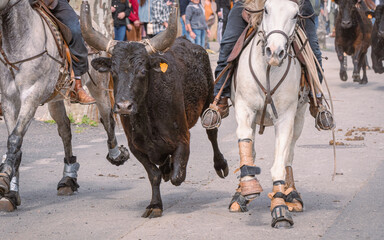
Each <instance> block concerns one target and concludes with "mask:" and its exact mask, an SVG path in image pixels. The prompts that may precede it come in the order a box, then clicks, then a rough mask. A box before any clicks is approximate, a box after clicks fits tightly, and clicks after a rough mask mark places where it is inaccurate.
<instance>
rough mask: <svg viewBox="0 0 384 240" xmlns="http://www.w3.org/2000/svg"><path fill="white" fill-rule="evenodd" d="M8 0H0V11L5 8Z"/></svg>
mask: <svg viewBox="0 0 384 240" xmlns="http://www.w3.org/2000/svg"><path fill="white" fill-rule="evenodd" d="M8 2H9V0H0V10H3V9H4V8H5V6H7V4H8Z"/></svg>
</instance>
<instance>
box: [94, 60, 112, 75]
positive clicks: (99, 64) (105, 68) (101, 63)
mask: <svg viewBox="0 0 384 240" xmlns="http://www.w3.org/2000/svg"><path fill="white" fill-rule="evenodd" d="M91 65H92V67H93V68H94V69H96V70H97V71H98V72H110V71H111V66H112V60H111V58H106V57H99V58H95V59H93V60H92V62H91Z"/></svg>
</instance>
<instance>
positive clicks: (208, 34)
mask: <svg viewBox="0 0 384 240" xmlns="http://www.w3.org/2000/svg"><path fill="white" fill-rule="evenodd" d="M207 36H208V37H210V36H211V30H209V29H207Z"/></svg>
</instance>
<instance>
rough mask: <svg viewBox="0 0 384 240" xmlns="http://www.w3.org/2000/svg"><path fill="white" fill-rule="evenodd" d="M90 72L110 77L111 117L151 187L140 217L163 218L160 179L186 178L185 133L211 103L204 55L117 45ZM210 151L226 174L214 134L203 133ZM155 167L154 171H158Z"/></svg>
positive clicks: (183, 45)
mask: <svg viewBox="0 0 384 240" xmlns="http://www.w3.org/2000/svg"><path fill="white" fill-rule="evenodd" d="M92 66H93V67H94V68H95V69H97V70H99V71H110V72H112V75H113V79H114V94H115V99H116V104H115V112H116V113H119V114H121V122H122V125H123V128H124V131H125V134H126V136H127V139H128V144H129V148H130V150H131V152H132V153H133V154H134V155H135V157H136V158H137V159H138V160H139V161H140V162H141V163H142V164H143V166H144V168H145V170H146V171H147V173H148V177H149V180H150V183H151V185H152V200H151V203H150V205H149V206H148V207H147V209H146V211H145V212H144V214H143V217H159V216H161V214H162V208H163V207H162V201H161V196H160V188H159V187H160V182H161V178H163V179H164V180H165V181H168V180H169V179H170V180H171V182H172V184H174V185H176V186H177V185H180V184H181V183H182V182H183V181H184V180H185V177H186V167H187V163H188V158H189V153H190V150H189V143H190V133H189V129H190V128H192V127H193V126H194V125H195V124H196V122H197V120H198V119H199V117H200V116H201V115H202V113H203V111H204V110H205V109H207V108H208V107H209V104H210V103H211V102H212V100H213V76H212V70H211V67H210V61H209V58H208V54H207V52H206V51H205V50H204V49H203V48H201V47H200V46H197V45H195V44H192V43H191V42H190V41H188V40H186V39H185V38H178V39H176V41H175V42H174V44H173V45H172V47H171V48H170V49H169V50H168V51H167V52H166V53H164V54H162V55H161V54H158V53H154V54H149V53H148V52H147V50H146V49H145V46H144V45H143V44H141V43H136V42H119V43H117V45H116V46H115V47H114V50H113V54H112V58H98V59H95V60H93V61H92ZM207 134H208V138H209V140H210V141H211V144H212V147H213V150H214V168H215V170H216V172H217V174H218V175H219V176H220V177H222V178H223V177H225V176H227V174H228V165H227V161H226V160H225V159H224V157H223V155H222V154H221V152H220V150H219V147H218V144H217V129H213V130H207ZM157 166H159V167H157Z"/></svg>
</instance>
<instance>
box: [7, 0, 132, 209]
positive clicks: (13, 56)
mask: <svg viewBox="0 0 384 240" xmlns="http://www.w3.org/2000/svg"><path fill="white" fill-rule="evenodd" d="M0 16H1V21H2V24H1V32H2V37H3V38H2V48H3V50H4V53H5V56H6V58H7V59H8V60H9V62H11V63H12V62H13V63H14V62H18V61H23V60H26V59H29V58H31V60H28V61H24V62H21V63H19V64H14V66H15V67H16V68H12V66H10V65H9V64H8V65H7V66H5V64H3V63H1V62H0V89H1V93H2V94H1V103H2V106H3V112H4V118H5V123H6V126H7V129H8V142H7V153H6V159H5V161H4V162H3V163H2V164H1V165H0V211H12V210H14V209H15V208H16V206H17V205H20V196H19V188H18V182H19V180H18V178H19V166H20V163H21V155H22V154H21V146H22V142H23V137H24V135H25V133H26V131H27V129H28V126H29V124H30V123H31V120H32V118H33V116H34V114H35V112H36V109H37V107H38V106H39V105H41V104H44V103H46V102H47V100H48V99H49V98H50V96H51V95H52V93H53V92H54V89H55V85H56V82H57V80H58V77H59V71H60V69H61V67H62V65H61V63H60V62H61V59H60V54H59V52H58V49H57V47H56V44H55V40H54V38H53V36H52V34H51V32H50V30H49V28H48V26H47V25H46V23H45V22H44V20H42V19H41V17H40V16H39V15H38V13H37V12H36V11H35V10H33V9H32V8H31V6H30V4H29V1H28V0H0ZM90 75H91V76H92V78H93V80H94V81H95V83H92V82H91V81H89V83H88V84H87V87H88V89H89V90H90V92H91V94H92V96H93V97H94V98H95V99H96V100H97V106H98V108H99V112H100V116H101V122H102V123H103V125H104V128H105V130H106V132H107V135H108V140H107V143H108V149H109V153H108V155H107V159H108V160H109V161H110V162H111V163H113V164H115V165H120V164H122V163H124V161H126V160H127V159H128V158H129V153H128V150H127V149H126V148H124V147H123V146H121V147H119V146H118V143H117V140H116V136H115V131H114V130H115V129H114V128H115V121H114V119H113V113H112V109H111V103H110V99H109V94H108V91H106V89H108V80H109V75H106V74H104V75H103V74H101V73H97V72H96V71H94V70H93V69H92V70H90ZM48 108H49V112H50V114H51V116H52V118H53V119H54V120H55V121H56V123H57V126H58V132H59V135H60V137H61V138H62V141H63V144H64V152H65V158H64V172H63V178H62V179H61V180H60V182H59V185H58V194H62V195H70V194H72V193H73V191H76V190H77V188H78V185H77V181H76V179H77V170H78V168H79V164H78V163H77V161H76V157H75V156H74V155H73V153H72V144H71V138H72V134H71V127H70V121H69V119H68V117H67V115H66V111H65V107H64V102H63V97H62V96H61V95H60V94H58V95H57V96H56V97H55V98H54V99H53V100H51V101H49V103H48Z"/></svg>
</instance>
